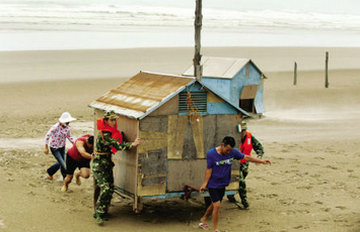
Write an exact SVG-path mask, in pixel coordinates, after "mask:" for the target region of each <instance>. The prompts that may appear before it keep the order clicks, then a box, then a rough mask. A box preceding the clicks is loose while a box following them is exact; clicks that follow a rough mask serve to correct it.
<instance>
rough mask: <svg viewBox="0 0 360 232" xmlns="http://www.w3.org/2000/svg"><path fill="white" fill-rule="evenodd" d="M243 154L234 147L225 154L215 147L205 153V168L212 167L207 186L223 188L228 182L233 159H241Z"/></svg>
mask: <svg viewBox="0 0 360 232" xmlns="http://www.w3.org/2000/svg"><path fill="white" fill-rule="evenodd" d="M244 157H245V155H244V154H243V153H241V152H240V151H239V150H237V149H236V148H234V149H232V151H231V152H230V153H229V154H227V155H220V154H219V153H218V152H217V151H216V148H212V149H210V150H209V151H208V152H207V153H206V161H207V168H208V169H210V168H211V169H212V173H211V177H210V180H209V183H208V185H207V187H208V188H224V187H226V186H228V185H229V184H230V179H231V164H232V162H233V161H234V159H237V160H240V159H243V158H244Z"/></svg>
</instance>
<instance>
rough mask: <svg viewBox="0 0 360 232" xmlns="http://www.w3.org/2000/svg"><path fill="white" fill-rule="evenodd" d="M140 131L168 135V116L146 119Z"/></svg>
mask: <svg viewBox="0 0 360 232" xmlns="http://www.w3.org/2000/svg"><path fill="white" fill-rule="evenodd" d="M140 130H141V131H151V132H163V133H167V131H168V116H167V115H165V116H154V117H150V116H148V117H145V118H144V119H142V120H141V121H140Z"/></svg>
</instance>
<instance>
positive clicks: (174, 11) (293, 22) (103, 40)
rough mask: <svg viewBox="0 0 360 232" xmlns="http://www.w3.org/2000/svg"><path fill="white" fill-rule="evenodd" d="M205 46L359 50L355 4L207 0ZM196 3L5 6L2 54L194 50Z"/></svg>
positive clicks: (40, 0)
mask: <svg viewBox="0 0 360 232" xmlns="http://www.w3.org/2000/svg"><path fill="white" fill-rule="evenodd" d="M202 4H203V26H202V32H201V42H202V46H208V47H218V46H321V47H324V46H325V47H327V46H330V47H358V46H360V13H359V12H360V1H357V0H343V1H338V0H327V1H325V0H317V1H311V0H303V1H295V0H287V1H280V0H252V1H249V0H223V1H219V0H203V1H202ZM194 11H195V0H0V50H2V51H5V50H7V51H9V50H10V51H11V50H48V49H50V50H53V49H97V48H134V47H184V46H186V47H189V46H194V26H193V24H194Z"/></svg>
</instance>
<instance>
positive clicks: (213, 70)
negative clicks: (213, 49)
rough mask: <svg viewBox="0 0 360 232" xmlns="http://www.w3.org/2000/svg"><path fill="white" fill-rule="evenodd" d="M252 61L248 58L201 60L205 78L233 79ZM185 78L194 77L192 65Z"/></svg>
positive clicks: (208, 58) (203, 58) (207, 57)
mask: <svg viewBox="0 0 360 232" xmlns="http://www.w3.org/2000/svg"><path fill="white" fill-rule="evenodd" d="M249 61H250V59H247V58H229V57H209V56H203V57H202V58H201V65H202V66H203V76H205V77H216V78H233V77H234V76H235V75H236V73H237V72H239V71H240V69H241V68H242V67H244V65H246V64H247V63H248V62H249ZM183 75H184V76H193V75H194V66H193V65H191V67H189V68H188V69H187V70H186V71H185V73H183Z"/></svg>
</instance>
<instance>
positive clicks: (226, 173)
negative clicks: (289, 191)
mask: <svg viewBox="0 0 360 232" xmlns="http://www.w3.org/2000/svg"><path fill="white" fill-rule="evenodd" d="M234 147H235V139H234V138H233V137H229V136H227V137H225V138H224V139H223V141H222V143H221V145H220V146H218V147H214V148H212V149H210V150H209V151H208V152H207V153H206V161H207V167H206V171H205V178H204V182H203V184H202V185H201V187H200V192H203V191H205V189H206V188H207V189H208V191H209V194H210V198H211V205H210V206H209V207H208V208H207V210H206V212H205V214H204V216H203V217H202V218H201V219H200V224H199V226H200V227H201V228H203V229H208V227H209V226H208V224H207V219H208V217H210V216H212V218H213V224H214V231H219V230H218V222H219V210H220V203H221V200H222V198H223V197H224V194H225V187H226V186H228V185H229V183H230V179H231V165H232V162H233V161H234V159H237V160H240V159H245V160H247V161H250V162H254V163H260V164H271V162H270V160H261V159H258V158H254V157H251V156H248V155H244V154H243V153H241V152H240V151H238V150H237V149H235V148H234Z"/></svg>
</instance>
